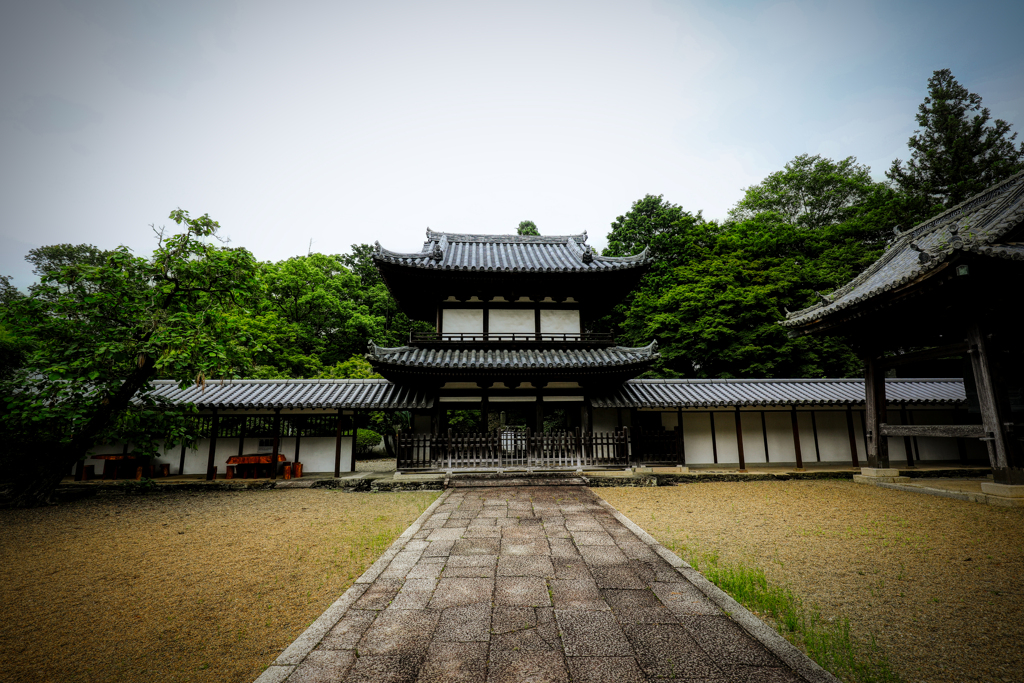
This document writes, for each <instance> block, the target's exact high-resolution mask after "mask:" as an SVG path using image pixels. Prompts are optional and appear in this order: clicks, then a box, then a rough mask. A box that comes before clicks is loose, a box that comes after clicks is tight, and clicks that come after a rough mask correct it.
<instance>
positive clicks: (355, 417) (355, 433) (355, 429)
mask: <svg viewBox="0 0 1024 683" xmlns="http://www.w3.org/2000/svg"><path fill="white" fill-rule="evenodd" d="M358 442H359V411H358V410H357V411H355V412H353V413H352V469H353V470H354V469H355V468H356V444H357V443H358ZM339 466H340V463H339Z"/></svg>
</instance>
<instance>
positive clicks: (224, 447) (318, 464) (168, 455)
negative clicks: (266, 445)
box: [85, 436, 354, 477]
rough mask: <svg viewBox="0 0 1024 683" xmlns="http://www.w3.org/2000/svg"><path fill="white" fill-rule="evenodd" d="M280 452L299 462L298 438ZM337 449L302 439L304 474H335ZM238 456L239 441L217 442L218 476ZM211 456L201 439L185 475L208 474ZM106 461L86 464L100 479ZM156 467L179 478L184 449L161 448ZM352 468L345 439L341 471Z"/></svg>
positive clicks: (321, 439)
mask: <svg viewBox="0 0 1024 683" xmlns="http://www.w3.org/2000/svg"><path fill="white" fill-rule="evenodd" d="M259 441H260V440H259V439H246V440H245V447H244V449H243V451H242V453H243V454H246V455H249V454H252V453H255V452H256V449H257V447H258V446H259ZM279 446H280V451H281V453H284V455H285V457H286V458H287V459H288V462H289V463H293V462H295V437H291V436H287V437H282V438H281V441H280V444H279ZM334 446H335V437H333V436H306V437H303V438H302V446H301V448H300V451H299V461H300V462H301V463H302V467H303V474H304V475H305V474H307V473H310V472H331V473H333V472H334ZM121 449H122V446H121V444H114V445H108V446H97V447H95V448H93V449H92V451H93V452H94V453H96V454H99V455H102V454H107V453H120V452H121ZM233 455H238V439H229V438H223V439H217V453H216V455H215V456H214V464H215V465H216V466H217V475H218V476H223V475H224V473H225V472H227V464H228V458H230V457H231V456H233ZM209 456H210V440H209V439H200V441H199V448H198V449H191V448H187V449H185V474H206V463H207V462H208V461H209ZM105 462H107V461H105V460H97V459H95V458H89V459H87V460H86V461H85V464H86V465H95V466H96V476H97V477H100V476H101V475H102V474H103V467H104V463H105ZM152 462H153V463H154V464H156V465H160V464H164V463H166V464H169V465H170V466H171V474H172V475H177V474H180V473H179V472H178V467H179V465H180V463H181V446H180V445H176V446H173V447H172V448H169V449H167V448H164V447H163V446H161V447H160V455H159V456H158V457H156V458H154V459H153V461H152ZM353 469H354V468H353V465H352V438H351V437H349V436H343V437H342V438H341V471H342V472H351V471H353Z"/></svg>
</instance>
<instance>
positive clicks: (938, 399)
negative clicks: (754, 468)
mask: <svg viewBox="0 0 1024 683" xmlns="http://www.w3.org/2000/svg"><path fill="white" fill-rule="evenodd" d="M885 396H886V399H887V400H888V402H889V403H903V402H906V403H913V404H918V405H919V404H944V405H959V404H962V403H964V402H965V401H966V396H965V394H964V383H963V380H961V379H894V378H887V379H886V380H885ZM863 404H864V380H862V379H634V380H630V381H628V382H626V383H625V384H623V386H622V388H621V389H619V390H618V391H616V392H615V393H613V394H610V395H608V396H604V397H595V398H594V399H593V405H594V407H595V408H721V407H732V406H791V405H799V406H807V405H821V406H827V405H839V406H847V405H850V406H855V405H863Z"/></svg>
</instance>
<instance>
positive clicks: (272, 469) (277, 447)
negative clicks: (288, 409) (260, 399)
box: [270, 408, 281, 479]
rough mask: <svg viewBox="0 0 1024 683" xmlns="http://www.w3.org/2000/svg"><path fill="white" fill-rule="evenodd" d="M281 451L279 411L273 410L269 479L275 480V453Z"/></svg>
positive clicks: (278, 409)
mask: <svg viewBox="0 0 1024 683" xmlns="http://www.w3.org/2000/svg"><path fill="white" fill-rule="evenodd" d="M280 450H281V409H280V408H277V409H276V410H274V453H273V455H271V457H270V478H271V479H277V453H278V451H280Z"/></svg>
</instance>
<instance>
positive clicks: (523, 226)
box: [516, 221, 540, 237]
mask: <svg viewBox="0 0 1024 683" xmlns="http://www.w3.org/2000/svg"><path fill="white" fill-rule="evenodd" d="M516 234H519V235H534V236H536V237H540V231H539V230H537V224H536V223H534V222H533V221H520V222H519V229H518V230H516Z"/></svg>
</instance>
